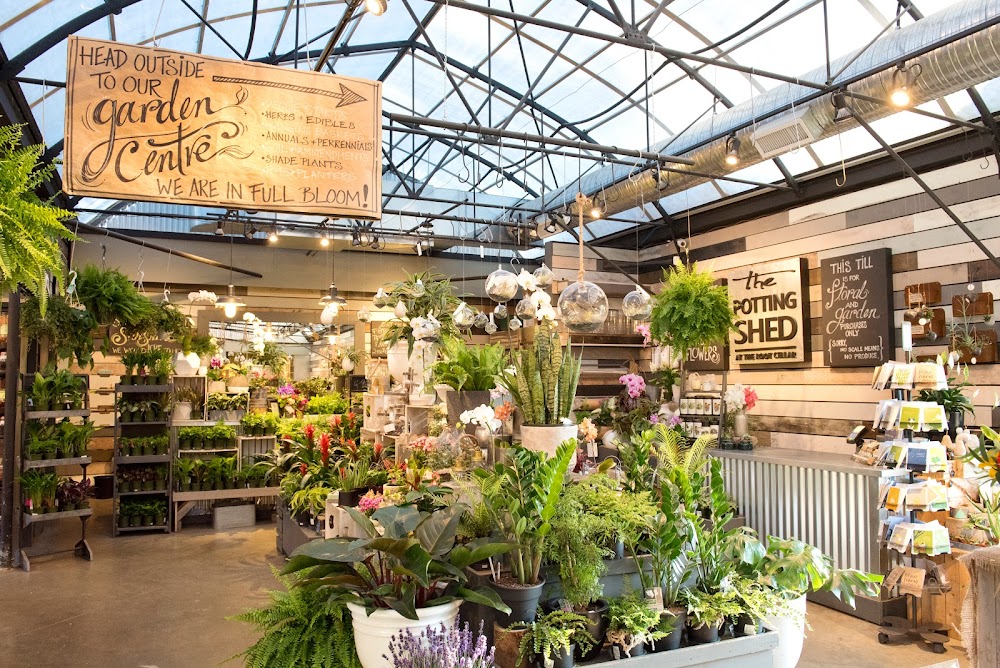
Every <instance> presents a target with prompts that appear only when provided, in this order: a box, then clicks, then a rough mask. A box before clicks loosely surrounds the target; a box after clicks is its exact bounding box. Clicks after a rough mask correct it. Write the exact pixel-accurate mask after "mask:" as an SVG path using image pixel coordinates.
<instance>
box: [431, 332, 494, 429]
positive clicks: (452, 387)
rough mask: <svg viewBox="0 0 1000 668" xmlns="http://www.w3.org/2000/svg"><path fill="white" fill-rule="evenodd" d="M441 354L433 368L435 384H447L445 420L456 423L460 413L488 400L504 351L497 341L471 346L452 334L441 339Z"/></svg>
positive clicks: (444, 398)
mask: <svg viewBox="0 0 1000 668" xmlns="http://www.w3.org/2000/svg"><path fill="white" fill-rule="evenodd" d="M440 354H441V359H440V360H438V361H437V362H436V363H435V364H434V367H433V378H434V384H435V386H441V385H444V386H446V387H447V389H446V390H444V393H443V394H444V396H443V397H442V399H443V401H444V403H445V406H446V407H447V410H448V423H449V424H457V423H458V421H459V416H460V415H461V414H462V413H464V412H466V411H470V410H472V409H473V408H475V407H476V406H481V405H483V404H487V405H488V404H489V403H490V390H492V389H493V388H494V387H496V384H497V377H498V376H499V375H500V374H501V373H502V372H503V370H504V367H506V365H507V353H506V351H505V350H504V348H503V346H502V345H500V344H496V345H489V346H487V345H484V346H470V345H468V344H467V343H466V342H465V341H464V340H463V339H461V338H459V337H452V338H449V339H445V340H444V342H443V343H442V346H441V351H440Z"/></svg>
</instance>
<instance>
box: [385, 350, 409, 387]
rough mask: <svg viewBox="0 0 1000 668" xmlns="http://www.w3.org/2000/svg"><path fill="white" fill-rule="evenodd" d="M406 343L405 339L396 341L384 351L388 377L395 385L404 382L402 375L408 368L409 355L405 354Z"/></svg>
mask: <svg viewBox="0 0 1000 668" xmlns="http://www.w3.org/2000/svg"><path fill="white" fill-rule="evenodd" d="M407 345H408V344H407V342H406V339H402V340H400V341H396V343H394V344H393V345H392V347H390V348H389V349H388V350H387V351H386V361H387V365H388V367H389V375H390V376H392V379H393V380H394V381H396V382H397V383H402V382H403V380H404V374H406V372H407V371H408V370H409V368H410V355H409V353H408V352H407Z"/></svg>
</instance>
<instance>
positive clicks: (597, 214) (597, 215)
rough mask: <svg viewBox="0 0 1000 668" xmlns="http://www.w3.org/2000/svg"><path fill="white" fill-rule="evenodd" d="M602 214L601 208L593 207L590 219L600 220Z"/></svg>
mask: <svg viewBox="0 0 1000 668" xmlns="http://www.w3.org/2000/svg"><path fill="white" fill-rule="evenodd" d="M603 213H604V212H603V211H601V207H599V206H595V207H594V208H593V209H591V210H590V217H591V218H600V217H601V216H602V215H603Z"/></svg>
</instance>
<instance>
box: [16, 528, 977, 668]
mask: <svg viewBox="0 0 1000 668" xmlns="http://www.w3.org/2000/svg"><path fill="white" fill-rule="evenodd" d="M71 531H72V525H70V528H67V529H66V530H63V531H60V532H59V533H60V537H61V538H63V537H68V534H69V533H71ZM274 537H275V534H274V525H273V524H259V525H258V526H257V528H255V529H242V530H234V531H226V532H220V533H215V532H213V531H212V530H211V529H207V528H206V529H201V528H195V529H185V530H184V531H183V532H181V533H179V534H171V535H163V534H152V535H145V536H135V535H133V536H126V537H121V538H115V539H113V538H111V537H110V527H109V525H108V518H107V517H106V516H105V517H99V518H97V520H96V521H95V527H94V530H93V531H92V539H91V544H92V546H93V548H94V552H95V553H96V560H95V561H94V562H92V563H90V562H85V561H82V560H80V559H76V558H71V557H66V556H62V557H55V558H40V559H36V560H34V561H33V570H32V572H31V573H24V572H22V571H4V572H0V666H2V667H3V668H48V667H50V666H51V667H56V666H76V667H78V668H91V667H93V668H119V667H120V668H139V667H142V666H156V667H158V668H202V667H204V668H209V667H211V666H216V665H218V664H220V663H221V662H223V661H225V660H226V659H228V658H229V657H231V656H233V655H234V654H237V653H238V652H239V651H241V650H242V649H243V648H244V647H246V646H247V645H248V644H249V643H250V642H252V641H253V640H254V638H253V636H252V635H251V633H250V632H249V627H248V626H247V625H244V624H239V623H236V622H229V621H226V619H225V618H226V617H227V616H230V615H233V614H236V613H239V612H241V611H243V610H244V609H246V608H247V607H251V606H254V605H258V604H259V603H261V602H262V601H264V600H266V593H265V592H266V590H267V589H270V588H273V586H274V580H273V579H272V577H271V574H270V569H269V565H270V564H275V565H277V564H278V563H279V559H278V556H277V553H276V550H275V546H274ZM69 545H72V542H69ZM809 621H810V623H811V624H812V626H813V630H812V631H810V632H808V636H807V638H806V643H805V649H804V651H803V655H802V661H801V662H800V663H799V666H800V668H829V667H831V666H842V667H848V666H850V667H856V668H867V667H871V668H875V667H877V666H878V667H881V666H886V665H893V666H901V667H906V668H915V667H917V666H930V665H934V664H939V663H941V662H944V661H948V660H951V659H958V660H959V661H960V663H959V664H958V665H961V666H963V667H964V666H967V665H968V662H967V661H965V655H964V654H963V653H961V652H960V651H959V650H957V649H951V650H949V651H948V652H947V653H946V654H943V655H940V654H934V653H932V652H931V651H930V650H925V649H924V648H923V647H922V646H918V645H901V646H896V647H889V646H883V645H879V644H878V642H877V641H876V640H875V633H876V627H874V626H873V625H871V624H868V623H866V622H862V621H859V620H856V619H854V618H852V617H848V616H846V615H842V614H840V613H838V612H834V611H831V610H828V609H825V608H822V607H820V606H815V605H811V606H810V607H809ZM227 665H229V666H238V665H240V664H239V663H238V662H232V663H230V664H227ZM608 665H609V666H611V665H612V664H608ZM664 665H669V663H668V662H665V663H664ZM951 665H953V666H954V665H956V664H951ZM276 668H284V667H276Z"/></svg>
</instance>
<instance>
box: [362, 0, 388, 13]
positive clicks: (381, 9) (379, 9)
mask: <svg viewBox="0 0 1000 668" xmlns="http://www.w3.org/2000/svg"><path fill="white" fill-rule="evenodd" d="M365 9H367V10H368V13H369V14H374V15H375V16H382V15H383V14H385V10H387V9H389V5H388V3H387V2H386V0H365Z"/></svg>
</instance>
